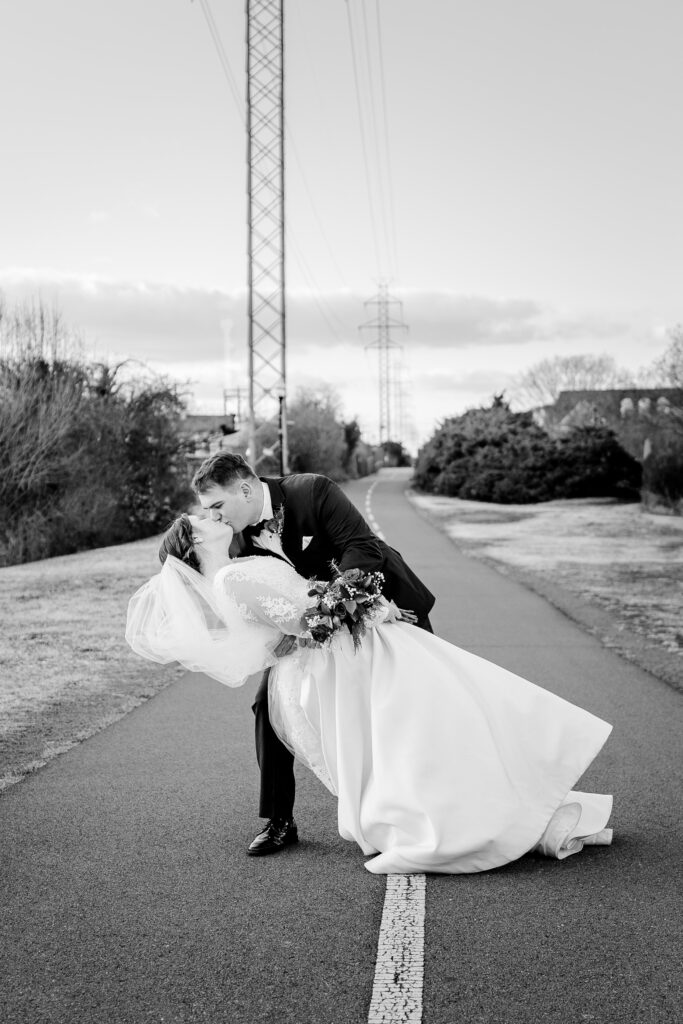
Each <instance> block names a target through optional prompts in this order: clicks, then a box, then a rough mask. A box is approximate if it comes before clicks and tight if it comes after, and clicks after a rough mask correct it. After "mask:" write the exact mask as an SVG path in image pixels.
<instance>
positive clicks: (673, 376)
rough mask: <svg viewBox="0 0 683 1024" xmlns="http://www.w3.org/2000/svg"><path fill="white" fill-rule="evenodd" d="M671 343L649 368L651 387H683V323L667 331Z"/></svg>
mask: <svg viewBox="0 0 683 1024" xmlns="http://www.w3.org/2000/svg"><path fill="white" fill-rule="evenodd" d="M668 334H669V338H670V339H671V343H670V345H669V347H668V348H667V350H666V352H665V353H664V354H663V355H662V356H660V357H659V359H656V360H655V361H654V363H653V364H652V366H651V367H650V368H649V372H648V379H649V381H651V384H652V386H653V387H667V388H683V324H676V326H675V327H672V328H671V330H670V331H669V332H668Z"/></svg>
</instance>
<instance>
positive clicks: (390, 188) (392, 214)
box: [375, 0, 398, 277]
mask: <svg viewBox="0 0 683 1024" xmlns="http://www.w3.org/2000/svg"><path fill="white" fill-rule="evenodd" d="M375 16H376V21H377V43H378V47H377V48H378V52H379V81H380V96H381V98H382V124H383V126H384V131H383V139H384V153H385V161H386V173H387V202H388V206H389V223H390V225H391V239H392V251H393V256H394V272H395V275H396V276H397V277H398V245H397V242H396V208H395V203H394V180H393V174H392V172H391V147H390V145H389V118H388V115H387V87H386V75H385V73H384V43H383V36H382V22H381V18H380V11H379V0H375Z"/></svg>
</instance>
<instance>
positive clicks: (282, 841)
mask: <svg viewBox="0 0 683 1024" xmlns="http://www.w3.org/2000/svg"><path fill="white" fill-rule="evenodd" d="M298 842H299V833H298V832H297V828H296V823H295V821H294V819H293V818H288V819H284V818H271V820H270V821H269V822H268V824H267V825H266V827H265V828H264V830H263V832H259V834H258V835H257V836H256V839H254V841H253V842H252V843H250V844H249V849H248V850H247V853H248V854H249V856H250V857H264V856H265V855H266V854H267V853H279V852H280V850H284V848H285V846H291V845H292V843H298Z"/></svg>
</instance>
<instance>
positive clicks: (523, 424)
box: [414, 396, 640, 504]
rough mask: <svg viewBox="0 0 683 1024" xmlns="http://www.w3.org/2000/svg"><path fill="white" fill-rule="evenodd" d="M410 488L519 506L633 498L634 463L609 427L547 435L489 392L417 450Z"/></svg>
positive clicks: (637, 470) (636, 476)
mask: <svg viewBox="0 0 683 1024" xmlns="http://www.w3.org/2000/svg"><path fill="white" fill-rule="evenodd" d="M414 483H415V486H416V487H418V488H419V489H421V490H424V491H431V492H432V493H434V494H444V495H449V496H452V497H459V498H467V499H469V500H472V501H493V502H498V503H501V504H525V503H528V502H535V501H549V500H551V499H553V498H566V497H587V496H591V497H595V496H605V495H610V496H614V497H619V498H630V499H634V498H637V496H638V486H639V483H640V467H639V465H638V463H637V462H636V460H635V459H633V458H631V456H629V455H628V454H627V453H626V452H625V451H623V449H622V448H621V447H620V446H619V444H618V442H617V440H616V438H615V436H614V434H613V432H612V431H610V430H607V429H605V428H603V427H582V428H580V429H578V430H576V431H574V432H572V434H570V435H569V436H567V437H565V438H562V439H559V440H554V439H553V438H551V437H550V436H549V435H548V434H547V433H546V432H545V431H544V430H543V429H542V428H541V427H539V426H538V425H537V424H536V423H535V422H534V419H533V417H532V415H531V413H513V412H511V411H510V408H509V406H508V405H507V403H505V402H504V401H503V400H502V396H497V397H496V398H494V400H493V404H492V405H491V406H490V407H489V408H481V409H471V410H469V411H468V412H466V413H464V414H463V415H462V416H458V417H454V418H451V419H448V420H446V421H445V422H444V423H443V424H442V425H441V426H440V427H439V428H438V429H437V431H436V432H435V434H434V435H433V437H432V438H431V439H430V440H429V441H428V442H427V444H426V445H425V446H424V447H423V448H422V449H421V450H420V452H419V453H418V457H417V462H416V467H415V476H414Z"/></svg>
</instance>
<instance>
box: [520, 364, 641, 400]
mask: <svg viewBox="0 0 683 1024" xmlns="http://www.w3.org/2000/svg"><path fill="white" fill-rule="evenodd" d="M632 385H633V378H632V377H631V376H630V375H629V374H628V373H627V371H625V370H622V369H621V368H620V367H618V366H617V364H616V363H615V361H614V359H613V358H612V357H611V356H608V355H600V356H591V355H577V356H556V357H555V358H554V359H543V360H542V361H541V362H540V363H536V364H535V365H534V366H531V367H529V369H528V370H525V371H524V373H521V374H520V375H519V376H518V378H517V381H516V383H515V385H514V386H513V387H512V388H511V390H510V397H511V400H512V401H514V403H515V405H517V406H519V407H520V408H525V409H529V408H537V407H538V406H541V405H551V404H552V403H553V402H555V401H556V400H557V396H558V395H559V394H560V392H561V391H594V390H597V389H603V388H619V387H629V386H632Z"/></svg>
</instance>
